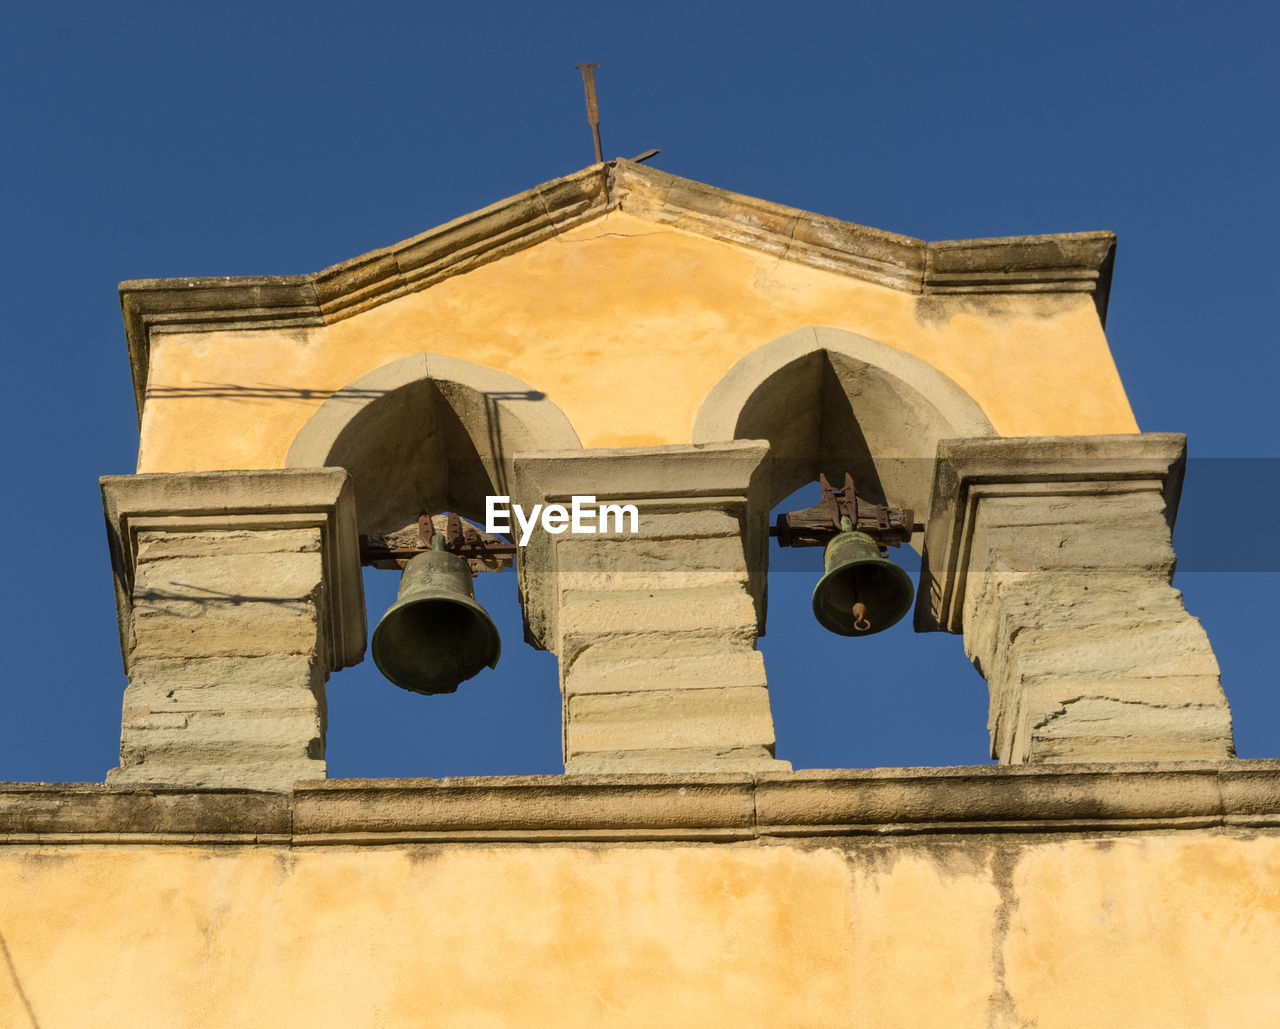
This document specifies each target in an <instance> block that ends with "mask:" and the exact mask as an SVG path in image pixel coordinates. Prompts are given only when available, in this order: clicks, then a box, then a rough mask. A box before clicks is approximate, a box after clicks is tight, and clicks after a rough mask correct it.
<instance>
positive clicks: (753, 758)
mask: <svg viewBox="0 0 1280 1029" xmlns="http://www.w3.org/2000/svg"><path fill="white" fill-rule="evenodd" d="M767 454H768V445H767V444H766V443H762V442H757V441H739V442H734V443H724V444H712V445H707V446H664V447H640V448H627V449H621V450H591V451H564V452H557V453H549V454H522V455H517V456H516V460H515V468H516V482H517V491H518V494H519V495H518V497H517V498H516V499H517V501H518V502H519V503H520V504H521V505H522V506H523V507H524V508H525V510H526V511H528V510H530V509H531V508H532V507H533V505H534V504H547V503H553V504H554V503H558V504H563V505H565V506H568V505H569V504H570V503H571V502H572V498H573V497H574V496H575V495H577V496H594V497H595V498H596V500H597V501H598V502H599V503H602V504H617V505H624V504H634V505H635V507H636V509H637V513H638V526H637V529H638V531H637V532H635V533H634V534H632V533H629V532H617V531H609V532H605V533H599V534H595V535H571V534H569V533H564V534H562V535H550V534H547V533H544V532H541V531H540V530H539V531H537V534H536V535H535V537H534V538H533V539H531V541H530V544H529V546H528V547H526V548H525V549H524V551H523V552H522V553H521V555H520V560H519V562H518V565H519V569H520V588H521V596H522V599H523V603H524V609H525V618H526V626H527V629H526V632H527V634H528V636H529V638H530V640H531V642H534V643H535V644H536V645H538V646H542V647H544V648H546V649H548V650H551V651H553V652H554V653H555V654H556V655H557V656H558V657H559V659H560V685H561V692H562V695H563V702H564V720H563V734H564V735H563V743H564V758H565V770H566V771H568V772H571V773H572V772H633V771H717V770H719V771H729V770H753V769H762V770H763V769H770V770H776V769H779V768H788V767H790V766H789V765H787V764H786V763H785V762H780V761H777V760H775V759H774V757H773V747H774V734H773V716H772V713H771V711H770V706H769V692H768V688H767V686H766V684H765V675H764V661H763V659H762V657H761V655H760V653H759V652H758V651H757V650H756V648H755V644H756V637H757V636H758V635H759V633H760V631H761V628H762V626H763V624H764V604H765V570H766V569H765V563H766V561H767V557H768V553H767V547H768V484H767V470H766V468H765V466H764V460H765V457H766V456H767ZM614 528H615V526H614V525H613V524H612V523H611V524H610V529H611V530H612V529H614Z"/></svg>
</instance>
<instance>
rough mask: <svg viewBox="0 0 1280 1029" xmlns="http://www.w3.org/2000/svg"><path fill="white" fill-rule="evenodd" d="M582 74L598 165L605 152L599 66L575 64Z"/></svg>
mask: <svg viewBox="0 0 1280 1029" xmlns="http://www.w3.org/2000/svg"><path fill="white" fill-rule="evenodd" d="M574 67H575V68H577V69H578V70H579V71H580V72H582V88H583V89H584V90H585V91H586V94H587V121H589V122H590V123H591V138H592V140H593V141H594V142H595V145H596V164H600V163H601V162H602V161H603V160H604V151H603V150H602V149H601V147H600V104H599V103H598V102H597V101H596V69H597V68H599V67H600V65H598V64H575V65H574Z"/></svg>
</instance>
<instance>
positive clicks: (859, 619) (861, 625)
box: [853, 601, 871, 632]
mask: <svg viewBox="0 0 1280 1029" xmlns="http://www.w3.org/2000/svg"><path fill="white" fill-rule="evenodd" d="M853 627H854V628H855V629H857V630H858V631H859V632H866V631H867V630H868V629H870V628H871V623H870V622H869V621H867V605H866V604H864V603H863V602H862V601H858V602H857V603H856V604H854V605H853Z"/></svg>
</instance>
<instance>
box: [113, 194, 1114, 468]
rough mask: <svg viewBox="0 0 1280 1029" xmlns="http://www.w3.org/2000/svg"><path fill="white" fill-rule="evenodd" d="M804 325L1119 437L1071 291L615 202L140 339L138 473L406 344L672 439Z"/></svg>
mask: <svg viewBox="0 0 1280 1029" xmlns="http://www.w3.org/2000/svg"><path fill="white" fill-rule="evenodd" d="M810 325H815V326H829V327H833V328H838V329H845V330H848V331H850V332H855V333H858V334H861V335H864V336H867V337H870V338H871V339H874V340H878V341H879V342H882V343H887V344H890V345H892V346H895V347H899V348H901V349H902V350H905V351H907V352H909V353H911V354H914V355H916V356H918V357H920V358H922V359H924V360H925V361H928V362H929V363H931V364H933V365H934V366H935V367H937V368H938V369H939V370H941V371H942V372H943V373H944V374H946V375H948V376H949V377H950V378H952V379H953V380H954V381H955V382H956V383H957V384H958V385H960V386H961V387H962V388H963V389H964V390H966V391H967V392H968V393H969V394H970V395H971V396H972V397H973V398H974V399H975V400H976V401H977V402H978V404H979V405H980V406H981V407H982V408H983V410H984V411H985V413H986V415H987V417H988V418H989V419H990V421H991V422H992V424H993V425H994V426H995V429H996V431H997V432H998V433H1000V434H1001V435H1005V436H1023V435H1027V436H1032V435H1077V434H1091V433H1113V432H1121V433H1123V432H1135V431H1137V424H1136V422H1135V421H1134V418H1133V414H1132V412H1131V410H1130V407H1129V404H1128V401H1127V400H1126V398H1125V395H1124V390H1123V388H1122V386H1121V383H1120V379H1119V376H1118V375H1117V373H1116V369H1115V364H1114V362H1113V361H1112V358H1111V354H1110V351H1109V349H1108V346H1107V341H1106V338H1105V336H1104V334H1103V331H1102V327H1101V324H1100V323H1099V320H1098V315H1097V312H1096V310H1095V308H1094V305H1093V301H1092V299H1091V298H1090V297H1089V296H1087V295H1085V294H1066V295H1062V294H1057V295H1035V294H1027V295H1017V296H1003V297H973V296H966V297H958V296H955V297H941V296H929V297H920V296H915V295H912V294H907V293H903V292H900V291H898V290H894V289H890V288H888V287H883V286H878V285H874V284H871V283H867V282H862V281H859V280H855V279H851V278H849V277H847V276H845V275H841V274H837V273H834V272H827V271H823V270H820V269H815V268H811V267H807V266H804V265H800V264H796V263H794V262H790V261H785V260H780V259H778V258H775V257H770V256H767V255H763V254H761V253H758V252H755V251H752V250H748V249H746V248H743V247H738V246H735V245H732V244H727V243H722V242H716V241H712V240H709V239H705V238H703V237H700V236H696V235H693V234H690V233H687V232H683V231H680V230H676V229H671V228H666V227H663V226H660V225H656V224H653V223H650V222H647V221H644V220H642V219H640V218H637V217H635V216H632V215H628V214H625V213H622V212H617V211H615V212H611V213H609V214H607V215H604V216H603V217H601V218H599V219H597V220H595V221H592V222H589V223H587V224H584V225H581V226H579V227H577V228H574V229H572V230H570V231H568V232H565V233H563V234H562V235H560V236H557V237H555V238H554V239H551V240H548V241H546V242H543V243H541V244H539V245H537V246H534V247H532V248H530V249H528V250H525V251H522V252H520V253H517V254H514V255H512V256H508V257H506V258H503V259H502V260H499V261H496V262H494V263H491V264H487V265H484V266H481V267H479V268H477V269H475V270H473V271H470V272H468V273H466V274H464V275H459V276H456V277H454V278H450V279H446V280H444V281H442V282H440V283H437V284H436V285H434V286H432V287H430V288H428V289H426V290H424V291H422V292H419V293H414V294H411V295H408V296H404V297H401V298H398V299H396V300H393V301H391V302H389V303H386V304H383V305H381V306H379V307H376V308H373V309H371V310H369V311H366V312H364V313H361V314H358V315H356V316H354V317H351V318H348V319H345V320H342V321H339V322H336V323H334V324H332V325H328V326H323V327H318V328H309V329H293V330H271V331H239V332H219V333H187V334H157V335H156V336H155V337H154V338H153V343H152V351H151V361H150V373H149V382H148V399H147V401H146V405H145V409H144V417H143V423H142V444H141V450H140V454H139V461H138V470H139V471H140V472H177V471H195V470H205V469H227V468H245V469H248V468H274V467H281V466H283V464H284V460H285V454H286V452H287V451H288V448H289V445H290V444H291V443H292V441H293V439H294V437H295V436H296V435H297V433H298V431H299V429H301V428H302V426H303V424H304V423H305V422H306V420H307V419H308V418H309V417H310V416H311V414H312V413H314V411H315V410H316V408H317V407H319V405H320V404H321V403H322V402H323V401H324V399H325V398H326V397H327V396H328V395H329V394H330V393H331V392H333V391H334V390H337V389H340V388H341V387H343V386H345V385H347V384H348V383H350V382H352V381H354V380H355V379H357V378H359V377H360V376H362V375H365V374H367V373H368V372H370V371H373V370H374V369H376V368H378V367H380V366H382V365H384V364H386V363H388V362H390V361H393V360H395V359H397V358H400V357H404V356H407V355H410V354H415V353H420V352H424V351H425V352H432V353H441V354H447V355H450V356H453V357H458V358H462V359H464V360H467V361H471V362H473V363H476V364H481V365H486V366H488V367H490V368H494V369H497V370H500V371H503V372H507V373H509V374H511V375H514V376H516V377H517V378H519V379H521V380H523V381H524V382H526V383H528V384H529V386H531V387H532V388H534V389H537V390H540V391H543V392H545V393H546V394H547V395H548V396H549V398H550V400H551V401H552V402H554V403H555V404H557V405H558V406H559V407H560V408H561V409H562V410H563V411H564V413H565V415H566V416H567V417H568V419H569V421H570V422H571V423H572V424H573V426H574V428H575V429H576V430H577V432H578V435H579V437H580V439H581V441H582V444H583V446H586V447H616V446H646V445H654V444H664V443H688V442H689V440H690V432H691V429H692V426H693V421H694V416H695V414H696V412H697V410H698V408H699V406H700V405H701V403H702V401H703V399H704V398H705V397H706V395H707V394H708V392H710V390H711V389H712V387H713V386H715V384H716V383H717V382H718V381H719V380H720V378H721V377H722V376H723V375H724V374H725V373H726V372H727V371H728V370H729V369H730V367H732V365H733V364H734V363H735V362H736V361H738V360H739V359H740V358H742V357H743V356H745V355H746V354H748V353H750V352H751V351H753V350H755V349H757V348H758V347H760V346H762V345H764V344H765V343H767V342H769V341H770V340H773V339H776V338H777V337H779V336H782V335H784V334H786V333H788V332H791V331H793V330H795V329H798V328H802V327H804V326H810Z"/></svg>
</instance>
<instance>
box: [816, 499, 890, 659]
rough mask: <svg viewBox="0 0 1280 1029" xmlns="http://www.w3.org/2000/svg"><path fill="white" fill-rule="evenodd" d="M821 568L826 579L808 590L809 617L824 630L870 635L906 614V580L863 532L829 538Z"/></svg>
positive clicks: (848, 532) (823, 577) (822, 579)
mask: <svg viewBox="0 0 1280 1029" xmlns="http://www.w3.org/2000/svg"><path fill="white" fill-rule="evenodd" d="M848 524H849V520H848V519H845V525H846V526H847V525H848ZM823 565H824V566H825V568H826V574H825V575H823V576H822V578H821V579H820V580H819V581H818V585H817V586H816V587H815V588H814V591H813V613H814V616H815V617H816V618H817V619H818V621H819V622H821V623H822V626H823V628H825V629H830V630H831V631H832V632H834V633H836V634H837V635H839V636H870V635H871V634H872V633H873V632H880V631H881V630H882V629H887V628H889V626H891V625H893V624H894V623H896V622H897V621H898V620H899V619H901V618H902V616H903V615H905V614H906V613H907V611H909V610H910V609H911V601H912V599H913V598H914V596H915V587H914V586H913V585H912V583H911V576H909V575H908V574H907V573H906V572H905V571H904V570H903V569H902V568H900V567H899V566H898V565H896V564H894V563H893V562H892V561H890V560H888V558H884V557H881V556H880V547H879V545H878V544H877V543H876V541H875V540H873V539H872V538H871V537H870V536H868V535H866V533H862V532H850V531H845V532H842V533H840V534H839V535H838V536H836V537H834V538H833V539H832V540H831V542H830V543H828V544H827V549H826V552H825V553H824V554H823Z"/></svg>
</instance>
